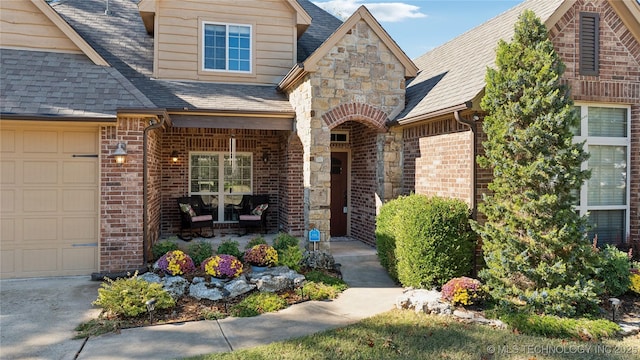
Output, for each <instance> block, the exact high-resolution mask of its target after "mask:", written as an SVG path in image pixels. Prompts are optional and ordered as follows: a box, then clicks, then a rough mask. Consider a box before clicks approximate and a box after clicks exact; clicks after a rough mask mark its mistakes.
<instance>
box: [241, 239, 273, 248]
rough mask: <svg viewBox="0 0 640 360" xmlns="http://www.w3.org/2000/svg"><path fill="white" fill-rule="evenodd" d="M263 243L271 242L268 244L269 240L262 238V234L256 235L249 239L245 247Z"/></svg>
mask: <svg viewBox="0 0 640 360" xmlns="http://www.w3.org/2000/svg"><path fill="white" fill-rule="evenodd" d="M262 244H264V245H269V244H267V241H266V240H265V239H263V238H262V236H258V237H254V238H253V239H251V240H249V242H248V243H247V245H246V246H245V247H244V249H245V250H247V249H251V248H252V247H254V246H256V245H262Z"/></svg>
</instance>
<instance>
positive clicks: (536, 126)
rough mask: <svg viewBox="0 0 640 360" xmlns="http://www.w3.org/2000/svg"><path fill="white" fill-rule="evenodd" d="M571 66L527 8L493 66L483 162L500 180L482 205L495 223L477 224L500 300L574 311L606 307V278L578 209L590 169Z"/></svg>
mask: <svg viewBox="0 0 640 360" xmlns="http://www.w3.org/2000/svg"><path fill="white" fill-rule="evenodd" d="M563 71H564V65H563V64H562V61H561V59H560V57H559V56H558V54H557V53H556V52H555V50H554V48H553V44H552V43H551V41H550V40H549V39H548V35H547V29H546V27H545V26H544V24H542V23H541V21H540V19H538V18H537V17H536V15H535V14H534V13H533V12H532V11H530V10H527V11H525V12H523V13H522V15H521V16H520V18H519V20H518V22H517V23H516V25H515V35H514V37H513V40H512V41H511V42H505V41H500V43H499V45H498V49H497V54H496V69H491V68H489V69H487V74H486V89H485V96H484V98H483V99H482V103H481V106H482V108H483V109H484V110H485V111H486V112H487V114H488V115H487V117H486V118H485V119H484V124H483V129H484V131H485V133H486V134H487V141H486V142H484V144H483V145H484V147H485V155H484V156H481V157H479V158H478V162H479V164H480V166H482V167H484V168H489V169H491V170H492V171H493V181H492V182H491V183H490V184H489V190H490V191H491V192H490V193H489V194H488V195H486V196H485V198H484V201H483V203H482V204H480V206H479V209H480V211H481V212H482V213H484V214H485V216H486V218H487V221H486V222H485V223H484V224H483V225H479V224H475V226H474V227H475V229H476V231H478V233H479V234H480V236H481V237H482V240H483V250H484V257H485V261H486V268H485V269H484V270H483V271H482V272H481V273H480V275H481V277H482V278H483V279H484V280H485V281H486V283H487V285H489V287H490V288H491V290H490V291H491V292H492V295H493V296H494V297H495V298H497V299H500V300H502V301H503V302H506V303H507V304H512V305H513V304H515V305H524V306H525V308H528V309H530V310H534V311H537V312H542V313H548V314H558V315H568V316H572V315H578V314H581V313H585V312H591V311H593V310H594V309H596V306H597V304H598V294H599V292H600V283H599V282H597V281H595V280H593V276H594V274H595V272H596V267H597V266H598V265H597V264H598V263H597V261H598V260H597V254H596V253H595V252H594V251H593V249H592V247H591V244H590V242H589V240H588V239H587V238H586V228H587V222H586V218H585V217H581V216H579V215H578V213H577V212H576V211H575V209H574V208H573V205H574V204H576V200H577V194H578V193H579V189H580V186H581V185H582V183H583V182H584V181H585V180H586V179H588V178H589V176H590V173H589V172H588V171H585V170H581V164H582V163H583V162H584V161H585V160H586V159H587V158H588V154H587V153H586V152H585V151H584V150H583V144H574V143H573V134H572V128H573V127H576V126H578V124H579V119H578V116H577V115H576V113H575V111H574V110H573V103H572V101H571V99H570V98H569V90H568V88H567V87H566V86H564V85H562V84H561V83H560V78H561V76H562V73H563Z"/></svg>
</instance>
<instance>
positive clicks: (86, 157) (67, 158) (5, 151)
mask: <svg viewBox="0 0 640 360" xmlns="http://www.w3.org/2000/svg"><path fill="white" fill-rule="evenodd" d="M23 124H24V122H23ZM0 133H1V138H0V141H1V144H0V149H1V153H0V156H1V158H0V164H1V167H0V185H1V189H0V197H1V198H0V203H1V205H0V206H1V207H0V211H1V214H0V220H1V224H0V225H1V226H2V229H1V231H0V236H1V239H0V244H1V247H0V253H1V258H0V260H1V264H0V271H1V273H0V276H1V277H2V278H16V277H36V276H60V275H84V274H90V273H92V272H96V271H97V269H98V203H99V202H98V199H99V193H98V188H99V182H98V174H99V169H98V158H97V156H96V155H97V154H98V152H99V148H98V128H97V127H95V126H94V127H85V126H75V125H74V126H73V127H71V126H67V127H60V126H59V125H58V126H55V125H53V124H50V123H49V124H47V123H28V125H22V124H19V123H15V122H6V121H2V122H0Z"/></svg>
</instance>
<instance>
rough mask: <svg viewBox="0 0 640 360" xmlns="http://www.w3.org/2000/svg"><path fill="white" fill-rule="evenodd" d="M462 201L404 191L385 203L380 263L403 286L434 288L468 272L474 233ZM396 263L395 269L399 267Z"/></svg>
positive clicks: (379, 222)
mask: <svg viewBox="0 0 640 360" xmlns="http://www.w3.org/2000/svg"><path fill="white" fill-rule="evenodd" d="M469 213H470V211H469V208H468V207H467V204H466V203H464V202H463V201H461V200H456V199H445V198H440V197H426V196H424V195H417V194H413V195H409V196H402V197H399V198H398V199H395V200H392V201H390V202H388V203H386V204H385V205H383V206H382V209H381V210H380V216H378V220H377V231H376V241H377V245H378V257H379V258H380V263H381V264H382V266H383V267H385V268H386V269H387V270H388V271H389V274H390V275H391V276H392V277H394V278H395V276H394V272H395V271H397V279H398V280H399V282H400V283H401V284H402V285H403V286H412V287H415V288H431V287H434V286H442V285H443V284H444V283H446V282H447V281H449V280H450V279H452V278H454V277H460V276H464V275H468V274H469V272H470V271H471V269H472V266H473V250H474V247H475V243H474V240H475V235H474V233H473V231H471V227H470V225H469ZM394 266H395V269H394Z"/></svg>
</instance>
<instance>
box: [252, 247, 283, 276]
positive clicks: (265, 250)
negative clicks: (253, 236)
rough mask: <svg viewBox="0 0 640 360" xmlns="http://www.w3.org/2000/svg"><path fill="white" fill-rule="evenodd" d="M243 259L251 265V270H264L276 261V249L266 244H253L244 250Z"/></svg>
mask: <svg viewBox="0 0 640 360" xmlns="http://www.w3.org/2000/svg"><path fill="white" fill-rule="evenodd" d="M244 261H245V262H247V263H248V264H249V265H251V268H252V269H253V271H264V269H265V268H267V267H270V266H274V265H276V264H277V263H278V251H276V249H274V248H273V246H269V245H267V244H259V245H255V246H253V247H251V248H249V249H247V251H245V253H244Z"/></svg>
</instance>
